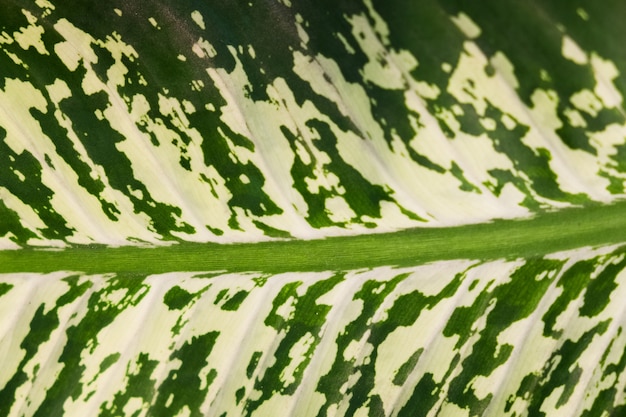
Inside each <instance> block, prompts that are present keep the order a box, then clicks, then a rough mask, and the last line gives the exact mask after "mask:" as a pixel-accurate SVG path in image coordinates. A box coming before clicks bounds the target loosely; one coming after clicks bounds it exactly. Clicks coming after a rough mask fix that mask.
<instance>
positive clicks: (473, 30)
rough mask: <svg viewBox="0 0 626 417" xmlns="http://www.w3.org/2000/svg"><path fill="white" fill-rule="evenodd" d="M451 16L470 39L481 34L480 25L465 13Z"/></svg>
mask: <svg viewBox="0 0 626 417" xmlns="http://www.w3.org/2000/svg"><path fill="white" fill-rule="evenodd" d="M450 18H451V19H452V22H454V24H455V25H456V26H457V27H458V28H459V29H460V30H461V32H463V34H465V36H467V37H468V38H469V39H476V38H478V37H479V36H480V33H481V30H480V27H479V26H478V25H477V24H476V23H475V22H474V21H473V20H472V19H470V17H469V16H468V15H466V14H465V13H463V12H461V13H459V14H458V16H456V17H455V16H451V17H450Z"/></svg>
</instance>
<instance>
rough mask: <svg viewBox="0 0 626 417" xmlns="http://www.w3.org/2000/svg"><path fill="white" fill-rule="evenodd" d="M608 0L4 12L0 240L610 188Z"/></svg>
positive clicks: (268, 226)
mask: <svg viewBox="0 0 626 417" xmlns="http://www.w3.org/2000/svg"><path fill="white" fill-rule="evenodd" d="M624 21H626V8H624V7H623V6H622V4H621V2H620V1H619V0H609V1H602V2H592V1H590V0H575V1H570V2H568V3H567V5H566V6H564V5H563V4H562V2H559V1H556V0H547V1H546V0H543V1H529V0H523V1H522V0H508V1H500V0H486V1H480V2H470V3H468V2H462V1H455V0H441V1H434V0H426V1H414V2H406V1H395V0H390V1H385V2H380V1H371V0H368V1H364V2H358V1H342V2H340V4H337V2H330V1H321V2H320V1H316V2H308V1H299V2H291V1H289V0H284V1H278V0H262V1H251V2H244V1H221V0H220V1H199V0H198V1H185V2H171V1H162V0H149V1H142V2H140V3H138V2H133V1H121V0H112V1H106V2H93V1H90V0H78V1H71V2H67V1H54V2H51V1H49V0H37V1H22V0H8V1H4V2H3V5H2V14H1V15H0V247H3V248H8V247H16V246H27V245H47V246H49V245H54V246H59V245H60V246H63V245H67V244H68V243H70V244H74V243H82V244H85V243H94V242H95V243H104V244H115V245H119V244H129V243H133V242H152V243H158V242H160V241H163V240H166V241H171V240H181V239H182V240H191V241H201V242H205V241H217V242H230V241H256V240H264V239H268V238H284V237H297V238H311V237H319V236H327V235H334V234H341V233H344V232H345V231H346V230H348V231H350V232H368V231H370V230H378V231H389V230H396V229H401V228H408V227H415V226H433V225H435V226H440V225H444V226H445V225H451V224H459V223H468V222H479V221H484V220H488V219H492V218H498V217H517V216H526V215H529V214H532V213H533V212H538V211H543V210H546V209H552V208H560V207H564V206H568V205H581V204H582V205H584V204H589V203H590V202H593V201H602V202H606V201H611V200H614V199H616V198H619V197H624V195H626V191H625V186H626V163H625V162H624V161H625V160H626V139H625V138H626V118H625V111H626V105H625V104H624V99H623V98H624V96H625V95H626V78H625V75H624V74H626V52H624V48H623V47H622V40H623V39H626V29H625V26H624V25H623V24H622V22H624Z"/></svg>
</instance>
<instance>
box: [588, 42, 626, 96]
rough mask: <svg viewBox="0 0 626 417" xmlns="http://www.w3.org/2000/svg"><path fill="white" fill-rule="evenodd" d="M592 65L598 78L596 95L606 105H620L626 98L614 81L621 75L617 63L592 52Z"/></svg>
mask: <svg viewBox="0 0 626 417" xmlns="http://www.w3.org/2000/svg"><path fill="white" fill-rule="evenodd" d="M591 67H592V68H593V74H594V76H595V79H596V88H595V89H594V93H595V95H596V96H597V97H598V98H600V100H602V102H603V103H604V105H605V106H606V107H620V106H621V104H622V103H623V101H624V98H623V97H622V94H621V93H620V92H619V90H618V89H617V87H615V83H614V81H613V80H615V79H616V78H617V77H619V75H620V73H619V71H618V70H617V68H616V67H615V64H614V63H613V62H612V61H609V60H604V59H602V58H601V57H600V56H598V55H596V54H595V53H592V54H591Z"/></svg>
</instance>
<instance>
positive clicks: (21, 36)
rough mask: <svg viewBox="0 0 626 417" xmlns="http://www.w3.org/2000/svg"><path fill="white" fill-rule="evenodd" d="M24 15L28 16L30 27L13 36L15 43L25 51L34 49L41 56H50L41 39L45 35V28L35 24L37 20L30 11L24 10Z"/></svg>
mask: <svg viewBox="0 0 626 417" xmlns="http://www.w3.org/2000/svg"><path fill="white" fill-rule="evenodd" d="M22 13H23V14H24V16H26V19H27V20H28V23H29V25H28V26H26V27H24V28H21V30H20V31H19V32H15V33H14V34H13V36H14V38H15V41H16V42H17V44H18V45H19V46H20V48H22V49H24V50H27V49H28V48H30V47H33V48H35V50H36V51H37V52H39V53H40V54H41V55H50V54H49V53H48V50H47V49H46V46H45V45H44V43H43V40H42V39H41V35H43V33H44V28H43V27H42V26H39V25H36V24H35V23H36V22H37V18H36V17H35V16H33V15H32V14H31V13H30V12H29V11H27V10H22Z"/></svg>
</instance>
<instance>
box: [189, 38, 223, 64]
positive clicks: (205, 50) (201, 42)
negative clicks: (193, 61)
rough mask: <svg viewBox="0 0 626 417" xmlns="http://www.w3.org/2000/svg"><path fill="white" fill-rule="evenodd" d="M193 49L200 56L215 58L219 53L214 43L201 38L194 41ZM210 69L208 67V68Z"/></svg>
mask: <svg viewBox="0 0 626 417" xmlns="http://www.w3.org/2000/svg"><path fill="white" fill-rule="evenodd" d="M191 50H192V51H193V53H194V54H196V55H197V56H198V57H199V58H206V57H209V58H214V57H215V56H216V55H217V52H216V51H215V48H214V47H213V45H211V44H210V43H209V41H207V40H205V39H203V38H200V39H198V42H196V43H194V44H193V46H192V47H191ZM207 71H208V69H207Z"/></svg>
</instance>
